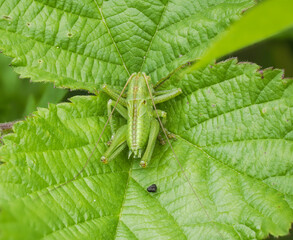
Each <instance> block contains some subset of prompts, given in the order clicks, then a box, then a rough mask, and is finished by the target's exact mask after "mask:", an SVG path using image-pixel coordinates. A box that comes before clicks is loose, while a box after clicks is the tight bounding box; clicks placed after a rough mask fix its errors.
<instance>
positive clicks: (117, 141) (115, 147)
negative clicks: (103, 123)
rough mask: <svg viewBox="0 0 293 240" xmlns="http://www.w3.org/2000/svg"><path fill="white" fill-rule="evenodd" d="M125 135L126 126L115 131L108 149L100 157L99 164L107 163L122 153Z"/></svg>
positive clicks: (124, 145)
mask: <svg viewBox="0 0 293 240" xmlns="http://www.w3.org/2000/svg"><path fill="white" fill-rule="evenodd" d="M126 134H127V125H123V126H122V127H120V128H119V129H118V130H117V132H116V134H115V136H114V138H113V141H112V143H111V145H110V147H109V148H108V149H107V151H106V152H105V153H104V155H103V156H102V157H101V162H103V163H108V162H110V161H111V160H112V159H114V158H115V157H116V156H117V155H118V154H119V153H120V152H122V151H123V149H124V148H125V147H126ZM122 146H123V147H122Z"/></svg>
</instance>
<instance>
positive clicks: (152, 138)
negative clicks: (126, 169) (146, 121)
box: [140, 118, 160, 168]
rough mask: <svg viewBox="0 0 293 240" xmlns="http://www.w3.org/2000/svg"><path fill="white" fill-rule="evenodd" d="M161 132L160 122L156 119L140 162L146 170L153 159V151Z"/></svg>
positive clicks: (152, 123)
mask: <svg viewBox="0 0 293 240" xmlns="http://www.w3.org/2000/svg"><path fill="white" fill-rule="evenodd" d="M159 130H160V124H159V122H158V120H157V119H155V118H154V119H153V120H152V122H151V130H150V134H149V140H148V144H147V147H146V150H145V152H144V154H143V156H142V158H141V161H140V166H141V167H143V168H145V167H146V166H147V164H148V162H149V161H150V160H151V157H152V155H153V151H154V148H155V145H156V140H157V137H158V134H159Z"/></svg>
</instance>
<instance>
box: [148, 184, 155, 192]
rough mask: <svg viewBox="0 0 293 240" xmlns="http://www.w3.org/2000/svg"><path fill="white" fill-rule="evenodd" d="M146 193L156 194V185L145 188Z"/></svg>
mask: <svg viewBox="0 0 293 240" xmlns="http://www.w3.org/2000/svg"><path fill="white" fill-rule="evenodd" d="M147 191H148V192H156V191H157V185H156V184H152V185H151V186H149V187H148V188H147Z"/></svg>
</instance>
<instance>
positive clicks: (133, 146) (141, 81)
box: [101, 73, 182, 168]
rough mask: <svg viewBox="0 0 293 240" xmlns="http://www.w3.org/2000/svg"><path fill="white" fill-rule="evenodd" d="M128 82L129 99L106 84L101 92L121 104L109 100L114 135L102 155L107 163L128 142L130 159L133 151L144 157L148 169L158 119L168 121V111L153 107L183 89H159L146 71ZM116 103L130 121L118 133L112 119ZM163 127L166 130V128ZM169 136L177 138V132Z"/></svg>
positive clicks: (134, 74) (132, 77)
mask: <svg viewBox="0 0 293 240" xmlns="http://www.w3.org/2000/svg"><path fill="white" fill-rule="evenodd" d="M127 84H129V86H128V91H127V94H126V98H124V97H122V96H121V95H119V93H118V91H117V90H115V89H113V88H111V87H110V86H108V85H106V84H105V85H103V86H102V91H104V92H105V93H107V94H108V95H109V96H110V97H111V98H112V99H113V100H115V101H118V103H117V104H115V102H113V100H112V99H110V100H109V101H108V116H109V120H110V126H111V131H112V138H111V140H110V147H109V148H108V149H107V151H106V152H105V153H104V155H103V156H102V157H101V161H102V162H103V163H108V162H109V161H111V160H113V159H114V158H115V157H116V156H117V155H118V154H119V153H120V152H121V151H123V150H124V149H125V148H126V146H127V145H128V147H129V154H128V158H130V157H131V155H132V154H133V156H134V158H141V161H140V166H141V167H143V168H145V167H146V166H147V164H148V162H149V161H150V160H151V157H152V153H153V150H154V147H155V144H156V139H157V137H158V135H159V130H160V124H159V121H158V119H157V118H159V117H161V118H162V119H163V123H165V121H166V117H167V113H166V112H164V111H161V110H157V109H154V107H153V104H158V103H162V102H165V101H168V100H169V99H172V98H174V97H176V96H178V95H180V94H181V93H182V90H181V89H180V88H177V89H172V90H167V91H157V92H156V91H155V90H154V88H153V86H152V85H151V78H150V77H149V76H147V75H146V74H145V73H133V74H132V75H131V76H130V78H129V79H128V81H127ZM153 96H154V97H153ZM152 97H153V98H152ZM115 106H116V110H117V111H118V112H119V113H120V114H121V116H122V117H123V118H125V119H126V120H127V124H126V125H124V126H121V127H120V128H119V129H118V130H117V132H116V133H114V125H113V122H112V118H111V115H112V107H115ZM164 130H165V131H166V129H164ZM167 136H168V137H169V138H174V135H172V134H170V133H168V134H167ZM143 152H144V153H143ZM142 154H143V155H142Z"/></svg>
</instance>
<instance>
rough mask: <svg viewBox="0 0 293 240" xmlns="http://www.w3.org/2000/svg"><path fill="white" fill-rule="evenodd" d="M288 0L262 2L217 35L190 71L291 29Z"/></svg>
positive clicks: (291, 21)
mask: <svg viewBox="0 0 293 240" xmlns="http://www.w3.org/2000/svg"><path fill="white" fill-rule="evenodd" d="M292 10H293V1H292V0H266V1H264V2H263V3H261V4H259V5H258V6H256V7H255V8H253V9H251V10H250V11H249V12H248V13H247V14H246V15H245V16H244V17H243V18H241V20H239V21H238V22H236V23H235V24H233V25H232V26H231V27H230V28H229V29H228V30H227V31H226V32H224V33H223V34H221V35H220V36H219V37H218V38H217V39H216V40H215V41H214V42H213V43H212V44H211V45H210V47H209V48H208V49H207V50H206V51H205V52H204V54H203V56H201V59H200V61H199V62H197V63H196V64H195V65H194V67H193V68H191V70H194V69H196V68H200V67H202V66H204V65H206V64H208V63H209V62H211V61H212V60H213V59H217V58H220V57H223V56H225V55H227V54H229V53H231V52H234V51H237V50H239V49H241V48H244V47H247V46H249V45H252V44H254V43H256V42H259V41H262V40H265V39H267V38H269V37H271V36H274V35H276V34H278V33H280V32H282V31H284V30H288V29H289V28H290V27H292V26H293V18H292Z"/></svg>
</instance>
